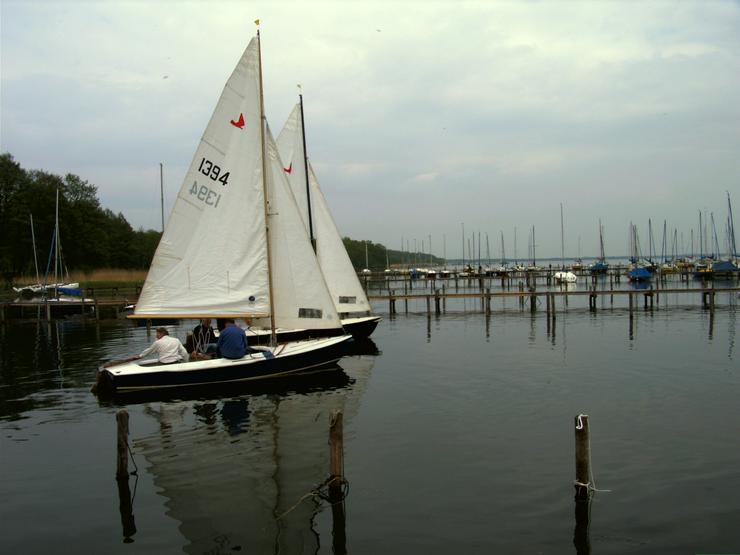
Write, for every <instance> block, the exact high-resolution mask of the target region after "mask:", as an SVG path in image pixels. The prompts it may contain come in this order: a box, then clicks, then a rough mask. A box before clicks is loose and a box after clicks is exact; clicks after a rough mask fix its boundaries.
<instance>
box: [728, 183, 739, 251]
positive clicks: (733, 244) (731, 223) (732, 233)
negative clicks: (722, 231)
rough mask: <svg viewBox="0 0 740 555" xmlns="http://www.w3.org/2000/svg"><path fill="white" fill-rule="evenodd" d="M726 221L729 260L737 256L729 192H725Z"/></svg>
mask: <svg viewBox="0 0 740 555" xmlns="http://www.w3.org/2000/svg"><path fill="white" fill-rule="evenodd" d="M727 219H728V220H729V227H730V250H731V251H732V252H731V253H730V260H732V259H734V258H735V257H736V256H737V245H736V244H735V221H734V220H733V218H732V204H731V203H730V192H729V191H727Z"/></svg>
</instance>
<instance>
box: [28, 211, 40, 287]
mask: <svg viewBox="0 0 740 555" xmlns="http://www.w3.org/2000/svg"><path fill="white" fill-rule="evenodd" d="M28 216H29V217H30V218H31V243H32V245H33V267H34V268H35V269H36V283H41V278H40V277H39V261H38V258H37V257H36V235H35V233H34V232H33V214H29V215H28Z"/></svg>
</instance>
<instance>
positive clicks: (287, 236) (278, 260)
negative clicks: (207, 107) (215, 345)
mask: <svg viewBox="0 0 740 555" xmlns="http://www.w3.org/2000/svg"><path fill="white" fill-rule="evenodd" d="M264 113H265V112H264V101H263V95H262V66H261V52H260V35H259V31H258V32H257V36H256V37H254V38H253V39H252V40H251V41H250V43H249V45H248V46H247V48H246V50H245V51H244V53H243V54H242V56H241V58H240V60H239V62H238V64H237V65H236V68H235V69H234V71H233V73H232V74H231V76H230V77H229V79H228V81H227V82H226V85H225V87H224V89H223V92H222V93H221V97H220V99H219V101H218V103H217V105H216V108H215V110H214V112H213V115H212V116H211V119H210V121H209V123H208V125H207V127H206V130H205V132H204V133H203V137H202V138H201V140H200V143H199V144H198V147H197V149H196V151H195V155H194V157H193V161H192V162H191V164H190V168H189V169H188V172H187V173H186V175H185V180H184V182H183V184H182V187H181V188H180V192H179V194H178V196H177V199H176V201H175V204H174V206H173V209H172V214H171V216H170V219H169V222H168V223H167V227H166V228H165V230H164V233H163V235H162V238H161V240H160V243H159V245H158V247H157V250H156V252H155V254H154V259H153V260H152V264H151V267H150V269H149V273H148V275H147V278H146V281H145V283H144V287H143V289H142V292H141V295H140V297H139V300H138V302H137V304H136V309H135V311H134V314H133V315H131V316H129V317H130V318H139V319H142V318H143V319H151V318H244V319H251V318H269V319H270V322H271V326H270V329H271V342H270V346H269V347H263V348H262V349H261V350H256V351H254V352H250V353H248V354H246V355H245V356H244V357H242V358H240V359H236V360H230V359H224V358H214V359H206V360H196V361H188V362H180V363H174V364H167V365H161V364H159V363H158V362H157V361H156V360H142V359H139V360H136V361H135V362H127V363H124V364H119V365H115V366H109V367H107V368H106V367H103V368H101V369H100V370H99V372H98V383H97V385H98V391H100V392H103V391H107V390H112V391H113V392H115V393H117V392H127V391H140V390H145V389H151V388H163V387H179V386H192V385H201V384H214V383H217V384H223V383H234V382H243V381H249V380H255V379H261V378H270V377H275V376H282V375H286V374H291V373H295V372H300V371H303V370H307V369H310V368H315V367H318V366H322V365H325V364H330V363H333V362H336V361H337V360H338V359H339V358H341V356H342V354H343V348H344V345H343V344H344V343H345V342H346V341H347V340H349V339H350V338H351V336H350V335H340V336H335V337H328V338H323V339H311V340H305V341H297V342H291V343H284V344H280V345H277V341H276V333H275V328H276V325H275V322H276V321H277V320H280V321H281V322H282V323H285V324H288V325H290V326H291V327H295V328H303V327H306V325H307V322H309V321H310V322H315V323H319V322H320V324H318V325H316V326H314V327H315V328H319V327H322V326H323V327H324V328H325V329H336V328H340V327H341V324H340V322H339V317H338V315H337V312H336V310H335V309H334V305H333V303H332V302H331V297H330V295H329V291H328V289H327V288H326V284H325V283H324V281H323V279H322V277H321V271H320V269H319V265H318V262H317V260H316V257H315V255H314V253H313V251H312V249H311V245H310V242H309V240H308V237H307V235H306V233H305V228H304V227H303V224H302V222H301V220H300V215H299V214H298V207H297V205H296V202H295V198H294V197H293V194H292V192H291V190H290V185H289V184H288V182H287V180H286V179H285V175H284V172H283V168H282V162H281V161H280V156H279V154H278V149H277V145H276V143H275V141H274V139H273V137H272V134H271V133H270V129H269V127H268V126H267V122H266V119H265V116H264Z"/></svg>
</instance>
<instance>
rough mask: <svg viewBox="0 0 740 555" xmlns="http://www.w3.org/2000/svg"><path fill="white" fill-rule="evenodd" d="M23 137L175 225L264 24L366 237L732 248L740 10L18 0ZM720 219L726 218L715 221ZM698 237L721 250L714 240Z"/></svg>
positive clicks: (315, 153) (40, 162) (23, 146)
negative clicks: (179, 200)
mask: <svg viewBox="0 0 740 555" xmlns="http://www.w3.org/2000/svg"><path fill="white" fill-rule="evenodd" d="M0 5H1V6H2V13H1V14H0V15H1V17H2V21H1V29H0V30H1V36H2V39H1V40H2V44H1V46H2V54H1V56H2V58H1V60H0V61H1V63H2V66H1V70H0V71H1V77H2V82H1V84H2V88H1V94H2V96H1V98H0V126H1V127H0V132H1V135H0V149H1V150H2V151H3V152H10V153H11V154H12V155H13V156H14V157H15V159H16V160H17V161H18V162H20V163H21V165H22V166H23V167H25V168H27V169H44V170H47V171H50V172H53V173H58V174H65V173H74V174H77V175H79V176H80V177H82V178H83V179H85V180H87V181H88V182H90V183H92V184H94V185H96V186H97V187H98V194H99V198H100V200H101V203H102V204H103V206H105V207H107V208H110V209H111V210H113V211H115V212H122V213H123V214H124V215H125V217H126V218H127V219H128V221H129V222H131V224H132V225H133V226H134V227H136V228H138V227H139V226H143V227H144V228H154V229H159V227H160V206H159V163H160V162H162V163H164V176H165V197H166V212H168V211H169V208H170V207H171V205H172V201H173V200H174V198H175V196H176V194H177V191H178V190H179V188H180V185H181V182H182V179H183V176H184V173H185V171H186V169H187V166H188V165H189V163H190V160H191V159H192V156H193V153H194V150H195V147H196V145H197V143H198V140H199V139H200V136H201V134H202V132H203V129H204V128H205V125H206V123H207V122H208V119H209V118H210V116H211V112H212V110H213V108H214V106H215V104H216V101H217V100H218V97H219V95H220V93H221V90H222V88H223V85H224V83H225V81H226V79H227V77H228V76H229V74H230V73H231V71H232V69H233V67H234V65H235V64H236V62H237V60H238V58H239V56H240V55H241V53H242V51H243V49H244V47H245V46H246V44H247V42H248V41H249V39H250V38H251V37H252V36H253V35H254V33H255V26H254V23H253V21H254V20H255V19H256V18H260V20H261V33H262V49H263V66H264V80H265V104H266V111H267V117H268V120H269V121H270V124H271V127H272V128H273V132H274V133H275V134H277V133H278V132H279V130H280V129H281V128H282V125H283V123H284V121H285V119H286V118H287V117H288V114H289V113H290V110H291V109H292V107H293V105H294V103H295V102H296V101H297V89H296V84H298V83H301V84H302V85H303V91H304V101H305V113H306V118H307V121H306V126H307V128H306V135H307V140H308V150H309V156H310V158H311V162H312V164H313V166H314V168H315V170H316V173H317V175H318V178H319V181H320V182H321V185H322V188H323V189H324V193H325V195H326V198H327V201H328V203H329V205H330V206H331V208H332V210H333V213H334V217H335V220H336V221H337V225H338V227H339V229H340V231H341V232H342V234H343V235H346V236H350V237H352V238H354V239H369V240H372V241H374V242H380V243H384V244H385V245H387V246H388V247H390V248H396V249H398V248H400V247H401V239H402V238H404V239H405V240H408V241H409V244H410V246H411V248H412V249H413V247H414V241H416V244H417V247H418V248H419V249H421V243H422V240H423V241H424V243H425V249H426V250H428V249H429V236H430V235H431V240H432V250H433V252H434V254H437V255H439V256H441V255H443V254H444V253H443V247H444V246H445V245H446V254H447V256H448V257H459V256H460V255H461V248H462V242H463V241H462V235H461V234H462V224H464V226H465V232H466V234H467V236H468V237H470V235H471V234H473V233H475V236H476V240H477V236H478V233H479V232H480V233H481V237H482V241H483V256H484V257H485V256H486V250H485V249H486V242H485V241H486V239H485V238H486V234H488V236H489V244H490V250H491V255H492V257H495V258H498V257H499V256H500V243H501V232H503V234H504V237H505V244H506V254H507V255H508V257H512V256H513V254H514V234H515V229H516V235H517V255H518V257H519V258H520V259H522V258H526V256H527V253H528V249H527V245H528V236H529V233H530V230H531V228H532V226H533V225H534V226H535V229H536V245H537V257H538V258H540V257H546V256H559V255H560V250H561V242H560V204H561V203H562V205H563V210H564V215H565V252H566V257H571V258H572V257H575V256H576V255H577V254H578V245H579V243H580V245H581V252H582V254H583V256H584V257H586V256H590V255H593V254H596V253H597V252H598V238H599V235H598V220H599V218H601V220H602V222H603V225H604V228H605V243H606V245H605V246H606V254H607V255H620V254H624V253H625V252H626V251H627V237H628V226H629V224H630V222H633V223H635V224H637V225H638V226H639V231H640V240H641V243H642V244H643V250H646V245H647V235H648V219H649V218H651V219H652V224H653V234H654V241H655V243H656V244H657V245H658V247H657V248H658V250H660V242H661V240H662V230H663V221H664V220H667V222H668V229H669V234H670V235H672V233H673V231H672V230H673V229H674V228H675V229H678V236H679V242H680V241H681V237H683V243H684V245H685V246H686V248H687V249H688V248H689V247H690V234H691V229H692V228H693V229H694V233H696V234H698V231H697V229H698V223H699V222H698V218H699V217H698V213H699V211H700V210H701V211H705V212H706V214H707V215H708V216H709V215H710V214H711V213H714V218H715V222H716V228H717V233H718V235H719V242H720V245H722V244H724V237H725V233H724V230H725V223H726V218H727V196H726V191H729V192H730V194H731V196H732V200H733V202H734V203H735V210H736V212H738V213H740V186H739V184H740V4H739V3H738V2H730V1H711V0H710V1H706V0H704V1H700V2H688V1H681V2H676V1H673V2H665V3H663V2H605V1H604V2H575V1H570V2H494V1H484V2H453V1H444V2H433V1H429V0H425V1H423V2H412V1H408V0H405V1H400V0H399V1H393V2H383V1H379V0H372V1H369V2H300V3H292V2H285V1H279V0H271V1H268V2H261V1H248V0H244V1H239V2H237V1H233V2H215V1H211V2H181V1H160V2H152V1H146V2H145V1H140V2H118V1H97V2H96V1H83V2H67V1H64V0H56V1H48V2H42V1H33V0H24V1H18V2H17V1H9V0H1V4H0ZM710 233H711V228H710ZM695 250H698V246H697V247H695Z"/></svg>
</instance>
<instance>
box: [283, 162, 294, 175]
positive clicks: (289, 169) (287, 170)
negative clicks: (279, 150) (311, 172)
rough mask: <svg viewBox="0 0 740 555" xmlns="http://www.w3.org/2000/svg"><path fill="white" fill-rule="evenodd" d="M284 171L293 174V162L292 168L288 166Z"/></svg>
mask: <svg viewBox="0 0 740 555" xmlns="http://www.w3.org/2000/svg"><path fill="white" fill-rule="evenodd" d="M283 171H284V172H285V173H293V162H291V163H290V166H288V167H287V168H283Z"/></svg>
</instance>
